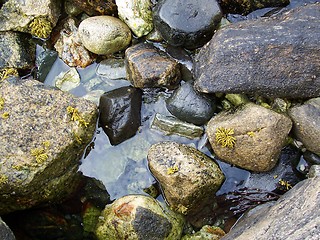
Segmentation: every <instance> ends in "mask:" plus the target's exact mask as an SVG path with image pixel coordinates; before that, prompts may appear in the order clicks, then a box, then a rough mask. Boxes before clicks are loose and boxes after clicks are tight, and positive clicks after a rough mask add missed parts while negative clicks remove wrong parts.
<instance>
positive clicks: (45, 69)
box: [36, 50, 58, 82]
mask: <svg viewBox="0 0 320 240" xmlns="http://www.w3.org/2000/svg"><path fill="white" fill-rule="evenodd" d="M57 57H58V53H57V52H56V51H52V50H45V51H43V52H42V53H40V54H39V56H38V57H37V59H36V66H37V79H38V80H39V81H40V82H44V80H45V79H46V77H47V75H48V73H49V72H50V70H51V67H52V65H53V63H54V62H55V61H56V59H57Z"/></svg>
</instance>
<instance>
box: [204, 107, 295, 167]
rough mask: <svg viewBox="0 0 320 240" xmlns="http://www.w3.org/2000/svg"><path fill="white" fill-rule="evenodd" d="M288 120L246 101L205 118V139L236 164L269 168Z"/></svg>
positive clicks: (287, 125) (277, 153)
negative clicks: (206, 124)
mask: <svg viewBox="0 0 320 240" xmlns="http://www.w3.org/2000/svg"><path fill="white" fill-rule="evenodd" d="M291 125H292V123H291V121H290V119H289V118H288V117H286V116H285V115H281V114H279V113H276V112H274V111H272V110H269V109H266V108H264V107H261V106H258V105H255V104H253V103H248V104H246V105H244V106H243V107H241V108H239V109H238V110H237V111H236V112H234V113H233V112H221V113H219V114H218V115H216V116H214V117H213V118H212V119H211V120H210V121H209V122H208V128H207V130H206V132H207V134H208V139H209V142H210V144H211V146H212V149H213V150H214V152H215V153H216V154H217V156H218V157H219V158H220V159H222V160H223V161H226V162H228V163H230V164H234V165H236V166H238V167H241V168H244V169H247V170H251V171H256V172H261V171H269V170H270V169H272V168H273V167H274V166H275V164H276V163H277V161H278V157H279V154H280V151H281V149H282V146H283V144H284V142H285V139H286V137H287V135H288V133H289V131H290V129H291Z"/></svg>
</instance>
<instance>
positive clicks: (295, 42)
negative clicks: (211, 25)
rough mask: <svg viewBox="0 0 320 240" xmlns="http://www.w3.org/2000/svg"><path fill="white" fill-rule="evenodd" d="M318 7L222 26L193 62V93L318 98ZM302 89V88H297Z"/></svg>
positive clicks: (319, 90)
mask: <svg viewBox="0 0 320 240" xmlns="http://www.w3.org/2000/svg"><path fill="white" fill-rule="evenodd" d="M319 9H320V3H316V4H309V5H306V6H303V7H299V8H297V9H293V10H292V11H290V12H287V13H284V14H282V15H280V16H278V17H273V18H261V19H259V20H252V21H246V22H239V23H236V24H231V25H228V26H226V27H224V28H222V29H220V30H218V31H217V33H216V34H215V35H214V36H213V38H212V39H211V41H210V42H209V44H207V45H206V46H204V47H203V48H202V49H201V50H200V51H199V53H198V54H197V56H196V57H195V66H194V69H195V72H194V77H195V87H196V89H197V90H199V91H201V92H207V93H219V92H220V93H221V92H223V93H250V94H260V95H265V96H273V97H290V98H301V97H317V96H319V95H320V77H319V69H320V59H319V57H318V56H319V54H320V45H319V38H320V18H319ZM302 86H303V87H302Z"/></svg>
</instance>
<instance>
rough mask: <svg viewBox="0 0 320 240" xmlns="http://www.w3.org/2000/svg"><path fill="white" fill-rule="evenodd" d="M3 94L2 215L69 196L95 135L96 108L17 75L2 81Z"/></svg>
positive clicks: (0, 94)
mask: <svg viewBox="0 0 320 240" xmlns="http://www.w3.org/2000/svg"><path fill="white" fill-rule="evenodd" d="M0 97H1V110H0V113H1V120H0V124H1V128H0V141H1V142H2V143H3V144H1V147H0V153H1V154H0V155H1V158H0V166H1V168H0V182H1V184H0V201H1V206H0V214H3V213H9V212H12V211H15V210H22V209H26V208H30V207H33V206H36V205H39V204H41V203H47V202H57V201H60V200H61V199H63V198H64V197H66V196H68V195H69V194H70V193H71V192H72V191H73V190H74V188H75V186H76V184H77V179H78V175H77V169H78V166H79V160H80V158H81V156H82V152H83V151H84V148H85V147H86V145H87V144H88V143H89V142H90V141H91V138H92V136H93V132H94V129H95V122H96V119H97V109H96V106H95V105H94V104H91V103H90V102H88V101H85V100H81V99H77V98H74V97H72V96H71V95H69V94H66V93H63V92H62V91H58V90H56V89H53V88H51V87H47V86H44V85H43V84H42V83H40V82H38V81H35V80H20V79H17V78H10V79H8V80H5V81H3V82H2V83H1V87H0ZM17 136H18V137H17Z"/></svg>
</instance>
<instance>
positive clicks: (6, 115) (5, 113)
mask: <svg viewBox="0 0 320 240" xmlns="http://www.w3.org/2000/svg"><path fill="white" fill-rule="evenodd" d="M9 117H10V114H9V113H8V112H4V113H2V115H1V118H2V119H8V118H9Z"/></svg>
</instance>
